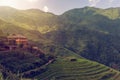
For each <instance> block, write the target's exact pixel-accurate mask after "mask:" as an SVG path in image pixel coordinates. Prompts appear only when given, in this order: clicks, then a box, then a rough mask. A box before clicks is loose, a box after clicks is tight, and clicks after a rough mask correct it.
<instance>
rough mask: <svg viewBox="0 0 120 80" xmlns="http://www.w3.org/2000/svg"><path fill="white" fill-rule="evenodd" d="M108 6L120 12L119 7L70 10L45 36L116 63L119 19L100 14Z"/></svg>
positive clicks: (103, 60) (117, 63)
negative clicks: (54, 28)
mask: <svg viewBox="0 0 120 80" xmlns="http://www.w3.org/2000/svg"><path fill="white" fill-rule="evenodd" d="M111 10H113V11H116V10H117V12H118V13H117V14H120V13H119V8H111V9H98V8H91V7H85V8H80V9H73V10H69V11H67V12H65V13H64V14H62V15H60V16H59V24H61V25H60V26H59V29H58V30H56V31H51V32H48V33H46V37H47V38H49V39H50V40H52V41H53V42H54V43H55V44H56V45H58V44H59V45H61V46H63V47H64V48H67V49H69V50H71V51H73V52H75V53H77V54H79V55H81V56H83V57H85V58H87V59H90V60H94V61H97V62H99V63H102V64H105V65H107V66H113V64H115V65H116V66H117V67H119V66H120V63H119V58H120V57H119V55H120V50H119V48H120V45H119V43H120V41H119V39H120V33H119V31H120V23H119V22H120V19H119V16H118V17H116V18H114V19H113V18H109V17H108V16H110V14H108V15H107V16H106V14H103V13H104V12H106V13H110V11H111ZM98 12H99V13H98ZM115 14H116V13H115ZM115 14H114V15H115Z"/></svg>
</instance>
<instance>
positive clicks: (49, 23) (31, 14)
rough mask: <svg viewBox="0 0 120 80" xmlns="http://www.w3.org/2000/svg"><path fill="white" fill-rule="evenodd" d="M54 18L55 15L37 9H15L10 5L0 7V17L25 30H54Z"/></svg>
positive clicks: (42, 31) (44, 31) (43, 31)
mask: <svg viewBox="0 0 120 80" xmlns="http://www.w3.org/2000/svg"><path fill="white" fill-rule="evenodd" d="M8 13H9V14H8ZM56 18H57V16H55V15H53V14H51V13H45V12H42V11H40V10H38V9H30V10H17V9H14V8H11V7H0V19H2V20H4V21H7V22H9V23H12V24H15V25H17V26H19V27H21V28H24V29H27V30H38V31H39V32H41V33H46V32H49V31H51V30H55V29H56V27H57V25H56Z"/></svg>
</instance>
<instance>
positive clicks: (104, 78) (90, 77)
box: [37, 59, 120, 80]
mask: <svg viewBox="0 0 120 80" xmlns="http://www.w3.org/2000/svg"><path fill="white" fill-rule="evenodd" d="M37 78H38V79H39V80H120V73H119V72H117V71H116V70H113V69H111V68H109V67H106V66H104V65H101V64H99V63H96V62H92V61H89V60H86V59H77V61H71V60H70V59H58V60H56V61H55V62H54V63H52V64H50V65H49V66H48V69H47V71H46V72H44V73H43V74H41V75H39V76H37Z"/></svg>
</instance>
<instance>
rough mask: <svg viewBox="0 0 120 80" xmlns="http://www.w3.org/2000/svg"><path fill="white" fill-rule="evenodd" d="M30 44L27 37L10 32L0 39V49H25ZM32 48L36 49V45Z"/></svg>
mask: <svg viewBox="0 0 120 80" xmlns="http://www.w3.org/2000/svg"><path fill="white" fill-rule="evenodd" d="M30 46H31V45H30V44H29V43H28V39H27V38H26V37H25V36H23V35H21V34H10V35H9V36H7V37H4V38H1V39H0V51H6V50H15V49H27V48H28V47H30ZM33 48H35V49H37V47H33Z"/></svg>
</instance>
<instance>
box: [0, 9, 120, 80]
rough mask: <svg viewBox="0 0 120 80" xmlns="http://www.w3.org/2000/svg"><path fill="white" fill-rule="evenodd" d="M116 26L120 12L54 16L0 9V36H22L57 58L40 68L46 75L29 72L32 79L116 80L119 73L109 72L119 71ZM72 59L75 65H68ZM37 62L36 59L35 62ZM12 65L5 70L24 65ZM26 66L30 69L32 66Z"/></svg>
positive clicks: (118, 27)
mask: <svg viewBox="0 0 120 80" xmlns="http://www.w3.org/2000/svg"><path fill="white" fill-rule="evenodd" d="M119 22H120V8H109V9H99V8H93V7H85V8H79V9H72V10H69V11H67V12H65V13H64V14H62V15H54V14H52V13H45V12H42V11H40V10H39V9H29V10H17V9H14V8H11V7H0V33H1V34H0V36H3V35H4V36H8V35H9V34H13V33H14V34H22V35H24V36H26V37H27V38H28V39H29V40H30V41H31V42H33V43H34V44H36V45H37V46H38V47H40V48H41V49H42V50H43V51H44V52H45V53H46V54H48V55H49V54H52V55H54V56H55V57H56V61H55V62H53V63H52V64H50V65H48V66H43V67H44V68H45V69H46V70H45V73H43V74H41V73H40V74H37V72H32V71H31V76H32V78H33V77H36V78H38V79H43V80H44V78H46V77H47V78H48V80H49V79H57V80H66V79H67V80H69V79H73V78H75V77H76V80H79V79H85V80H88V79H89V80H90V79H91V80H98V79H99V80H110V79H114V80H119V72H117V71H116V70H113V69H111V68H109V67H112V68H114V69H117V70H119V69H120V68H119V66H120V56H119V55H120V44H119V43H120V33H119V31H120V23H119ZM19 52H21V51H19ZM19 52H18V53H19ZM0 53H1V52H0ZM23 53H24V52H23ZM8 57H9V56H7V58H8ZM71 57H72V58H71ZM34 58H36V57H34ZM74 58H75V59H74ZM1 59H2V58H1ZM30 59H31V58H30ZM71 59H74V60H75V62H74V61H73V62H72V61H70V60H71ZM87 59H89V60H87ZM17 60H18V63H19V62H20V63H21V61H19V59H17ZM36 60H37V58H36V59H35V60H34V61H36ZM91 60H92V61H91ZM7 61H8V62H10V61H14V58H11V59H9V58H8V60H7ZM27 61H28V62H27ZM93 61H96V62H93ZM3 62H4V61H3ZM97 62H98V63H97ZM15 63H16V64H17V61H16V62H15ZM27 63H29V58H26V62H25V64H27ZM100 63H101V64H104V65H106V66H108V67H106V66H104V65H101V64H100ZM13 64H14V63H12V62H11V63H9V64H8V65H7V66H9V67H11V66H12V67H13V70H15V71H16V72H17V70H18V67H22V68H24V65H21V66H17V65H15V66H13ZM21 64H23V63H21ZM29 64H30V65H31V66H32V65H33V64H32V62H30V63H29ZM27 67H29V66H27ZM34 67H35V66H34ZM76 69H77V70H76ZM43 71H44V70H43ZM50 71H51V72H50ZM59 71H60V72H59ZM57 72H58V73H57ZM34 73H36V75H34ZM70 73H71V74H70ZM49 74H51V75H49ZM73 74H75V75H73ZM78 75H80V77H79V76H78ZM86 75H87V77H85V76H86Z"/></svg>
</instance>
